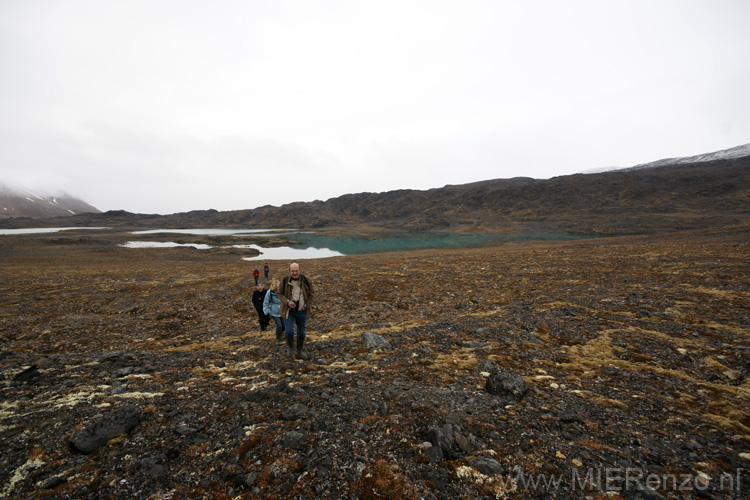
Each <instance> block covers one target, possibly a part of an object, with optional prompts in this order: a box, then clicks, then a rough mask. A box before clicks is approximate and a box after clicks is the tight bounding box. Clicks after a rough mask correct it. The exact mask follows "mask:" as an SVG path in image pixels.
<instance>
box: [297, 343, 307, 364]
mask: <svg viewBox="0 0 750 500" xmlns="http://www.w3.org/2000/svg"><path fill="white" fill-rule="evenodd" d="M303 347H305V339H299V338H298V339H297V357H298V358H299V359H307V353H306V352H305V351H303V350H302V348H303Z"/></svg>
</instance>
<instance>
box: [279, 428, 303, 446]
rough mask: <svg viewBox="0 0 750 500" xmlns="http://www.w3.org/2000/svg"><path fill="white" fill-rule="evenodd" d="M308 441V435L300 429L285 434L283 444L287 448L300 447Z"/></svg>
mask: <svg viewBox="0 0 750 500" xmlns="http://www.w3.org/2000/svg"><path fill="white" fill-rule="evenodd" d="M305 441H307V436H306V435H305V434H302V433H301V432H298V431H290V432H287V433H286V434H285V435H284V438H283V439H282V441H281V442H282V444H283V445H284V446H285V447H287V448H300V447H302V445H304V444H305Z"/></svg>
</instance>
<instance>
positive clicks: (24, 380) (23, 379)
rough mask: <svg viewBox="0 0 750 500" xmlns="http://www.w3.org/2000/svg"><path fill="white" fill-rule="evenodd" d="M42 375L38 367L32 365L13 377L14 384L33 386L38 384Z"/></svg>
mask: <svg viewBox="0 0 750 500" xmlns="http://www.w3.org/2000/svg"><path fill="white" fill-rule="evenodd" d="M41 376H42V374H41V373H39V369H38V368H37V366H36V365H31V366H29V367H28V368H26V369H25V370H24V371H22V372H21V373H18V374H17V375H16V376H15V377H13V382H15V383H18V384H33V383H35V382H38V381H39V379H40V378H41Z"/></svg>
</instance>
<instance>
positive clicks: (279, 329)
mask: <svg viewBox="0 0 750 500" xmlns="http://www.w3.org/2000/svg"><path fill="white" fill-rule="evenodd" d="M271 317H272V318H273V322H274V323H276V338H277V339H280V338H281V337H282V334H283V333H284V319H283V318H282V317H280V316H271Z"/></svg>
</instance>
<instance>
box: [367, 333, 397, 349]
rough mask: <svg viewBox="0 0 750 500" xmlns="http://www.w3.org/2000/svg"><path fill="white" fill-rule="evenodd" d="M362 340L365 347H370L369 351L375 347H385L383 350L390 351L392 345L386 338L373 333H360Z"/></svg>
mask: <svg viewBox="0 0 750 500" xmlns="http://www.w3.org/2000/svg"><path fill="white" fill-rule="evenodd" d="M362 341H363V342H364V343H365V345H366V346H367V347H369V348H370V350H371V351H372V350H375V349H385V350H388V351H390V350H392V349H393V346H392V345H391V343H390V342H388V340H386V338H385V337H383V336H382V335H376V334H374V333H370V332H364V333H363V334H362Z"/></svg>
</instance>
